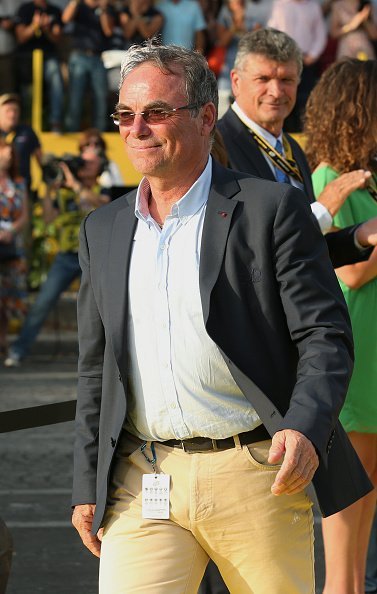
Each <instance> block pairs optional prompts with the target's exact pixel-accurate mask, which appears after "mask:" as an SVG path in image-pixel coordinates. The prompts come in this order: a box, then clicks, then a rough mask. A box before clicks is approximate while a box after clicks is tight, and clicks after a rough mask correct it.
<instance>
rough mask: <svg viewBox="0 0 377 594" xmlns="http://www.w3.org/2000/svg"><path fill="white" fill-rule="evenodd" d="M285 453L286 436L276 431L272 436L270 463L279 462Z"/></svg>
mask: <svg viewBox="0 0 377 594" xmlns="http://www.w3.org/2000/svg"><path fill="white" fill-rule="evenodd" d="M284 453H285V438H284V436H283V435H280V434H279V433H275V435H274V436H273V438H272V443H271V447H270V449H269V452H268V463H269V464H277V463H278V462H279V460H281V458H282V457H283V456H284Z"/></svg>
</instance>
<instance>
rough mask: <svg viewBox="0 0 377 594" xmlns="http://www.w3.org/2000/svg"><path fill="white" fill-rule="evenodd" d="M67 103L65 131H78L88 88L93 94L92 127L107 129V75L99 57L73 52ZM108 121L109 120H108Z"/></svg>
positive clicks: (69, 64)
mask: <svg viewBox="0 0 377 594" xmlns="http://www.w3.org/2000/svg"><path fill="white" fill-rule="evenodd" d="M68 71H69V102H68V112H67V118H66V130H67V131H68V132H77V130H80V122H81V113H82V108H83V100H84V94H85V91H86V89H87V88H88V86H90V88H91V90H92V94H93V105H94V123H93V124H94V126H95V128H98V130H101V131H104V130H106V128H107V121H108V117H107V91H108V87H107V73H106V68H105V66H104V65H103V62H102V58H101V56H96V55H93V56H87V55H86V54H84V53H82V52H79V51H73V52H72V54H71V56H70V58H69V61H68ZM109 121H110V120H109Z"/></svg>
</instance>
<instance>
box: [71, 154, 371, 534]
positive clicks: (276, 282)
mask: <svg viewBox="0 0 377 594" xmlns="http://www.w3.org/2000/svg"><path fill="white" fill-rule="evenodd" d="M134 200H135V192H132V193H130V194H128V195H126V196H123V197H121V198H118V199H117V200H116V201H115V202H112V203H111V204H109V205H107V206H104V207H102V208H100V209H98V210H96V211H94V212H92V213H91V214H90V215H89V216H88V218H87V219H86V221H84V224H83V226H82V229H81V239H80V263H81V266H82V271H83V274H82V281H81V286H80V293H79V300H78V322H79V342H80V355H79V387H78V402H77V416H76V442H75V466H74V488H73V505H76V504H82V503H96V504H97V506H96V515H95V520H94V524H93V530H94V531H96V530H97V529H98V527H99V525H100V523H101V521H102V517H103V513H104V509H105V504H106V496H107V490H108V480H109V477H111V464H112V459H113V455H114V451H115V449H116V444H117V442H118V439H119V436H120V434H121V431H122V425H123V422H124V419H125V415H126V411H127V374H128V369H127V349H126V342H127V341H126V336H127V311H128V303H127V296H128V271H129V261H130V253H131V247H132V241H133V236H134V231H135V225H136V218H135V215H134ZM199 278H200V291H201V300H202V307H203V317H204V322H205V326H206V330H207V332H208V334H209V335H210V337H211V338H212V339H213V340H214V341H215V343H216V344H217V345H218V347H219V349H220V351H221V353H222V355H223V357H224V359H225V362H226V363H227V365H228V367H229V370H230V372H231V374H232V375H233V377H234V379H235V380H236V382H237V383H238V385H239V386H240V388H241V390H242V392H243V393H244V395H245V397H246V398H247V399H248V400H249V401H250V402H251V403H252V404H253V405H254V407H255V408H256V410H257V412H258V413H259V415H260V417H261V418H262V420H263V422H264V424H265V425H266V427H267V429H268V430H269V431H270V433H271V434H272V433H274V432H275V431H276V430H278V429H282V428H289V429H296V430H298V431H301V432H302V433H304V434H305V435H306V436H307V437H308V438H309V439H310V440H311V441H312V443H313V444H314V445H315V447H316V448H317V451H318V453H319V456H320V467H319V469H318V470H317V472H316V476H315V479H314V483H315V488H316V491H317V495H318V499H319V503H320V505H321V508H322V511H323V513H324V514H330V513H333V512H336V511H338V510H339V509H341V508H343V507H345V506H347V505H349V504H351V503H352V502H353V501H355V500H356V499H357V498H359V497H360V496H361V495H363V494H364V493H366V492H367V491H368V490H370V488H371V487H370V483H369V481H368V479H367V478H366V475H365V473H364V471H363V469H362V467H361V465H360V462H359V460H358V458H357V456H356V454H355V452H354V450H353V449H352V447H351V445H350V443H349V441H348V438H347V437H346V435H345V433H344V431H343V430H342V428H341V427H340V425H339V424H338V422H337V418H338V414H339V411H340V408H341V406H342V404H343V401H344V397H345V394H346V391H347V386H348V382H349V378H350V375H351V371H352V364H353V359H352V357H353V347H352V334H351V329H350V324H349V318H348V313H347V307H346V305H345V302H344V300H343V295H342V293H341V291H340V289H339V285H338V282H337V280H336V277H335V275H334V272H333V269H332V267H331V263H330V261H329V258H328V256H327V248H326V244H325V241H324V240H323V237H322V235H321V233H320V231H319V229H318V225H317V224H316V223H315V222H314V221H313V218H312V216H311V214H310V206H309V204H308V202H307V200H305V198H304V197H303V194H302V192H300V191H299V190H297V189H295V188H292V187H291V186H289V185H286V184H276V183H272V182H268V181H265V180H261V179H257V178H253V177H250V176H248V175H247V174H243V173H238V172H235V171H231V170H228V169H224V168H223V167H221V166H220V165H217V164H215V163H214V170H213V178H212V185H211V191H210V194H209V198H208V203H207V208H206V215H205V221H204V229H203V238H202V246H201V258H200V275H199Z"/></svg>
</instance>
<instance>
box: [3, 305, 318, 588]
mask: <svg viewBox="0 0 377 594" xmlns="http://www.w3.org/2000/svg"><path fill="white" fill-rule="evenodd" d="M66 307H67V306H66ZM71 310H72V304H71V305H69V304H68V310H65V309H64V308H63V310H61V311H63V314H60V315H62V316H63V320H62V323H61V324H60V332H59V333H56V331H55V332H54V331H53V330H52V331H51V328H50V330H49V331H48V332H45V333H43V334H41V336H40V337H39V339H38V341H37V343H36V345H35V347H34V349H33V352H32V354H31V356H30V357H28V358H27V359H26V360H25V363H24V364H23V365H22V366H21V367H20V368H18V369H5V368H4V367H2V366H0V410H1V411H4V410H12V409H16V408H22V407H27V406H34V405H39V404H49V403H52V402H61V401H63V400H70V399H72V398H74V397H75V393H76V365H77V345H76V332H75V329H74V324H72V323H71V322H70V320H71V319H72V314H71V313H69V312H70V311H71ZM67 311H68V315H67ZM63 321H64V323H63ZM72 444H73V422H67V423H61V424H57V425H50V426H47V427H40V428H36V429H27V430H23V431H16V432H14V433H3V434H0V452H1V457H0V476H1V480H0V514H1V515H2V516H3V518H4V520H5V521H6V523H7V525H8V527H9V528H10V530H11V532H12V536H13V540H14V557H13V567H12V573H11V578H10V581H9V585H8V589H7V594H37V593H43V594H96V593H97V573H98V563H97V560H96V559H95V557H93V556H92V555H91V554H90V553H89V552H87V551H86V549H85V548H84V547H83V546H82V544H81V542H80V540H79V537H78V536H77V534H76V532H75V531H74V529H73V528H72V527H71V523H70V515H71V510H70V489H71V482H72ZM315 519H316V522H315V535H316V544H315V555H316V576H317V589H316V593H317V594H319V593H320V592H321V591H322V585H323V576H324V568H323V546H322V538H321V535H320V518H319V515H318V513H317V512H316V513H315ZM236 594H242V593H241V592H240V593H236ZM271 594H277V593H271Z"/></svg>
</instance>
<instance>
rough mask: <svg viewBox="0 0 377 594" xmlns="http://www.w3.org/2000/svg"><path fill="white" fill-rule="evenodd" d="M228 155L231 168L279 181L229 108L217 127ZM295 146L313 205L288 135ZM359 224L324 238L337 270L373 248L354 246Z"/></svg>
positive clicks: (364, 256)
mask: <svg viewBox="0 0 377 594" xmlns="http://www.w3.org/2000/svg"><path fill="white" fill-rule="evenodd" d="M217 127H218V129H219V130H220V132H221V136H222V138H223V140H224V143H225V147H226V150H227V153H228V159H229V166H230V167H232V169H237V170H238V171H244V172H245V173H249V174H250V175H256V176H257V177H261V178H262V179H269V180H271V181H276V180H275V177H274V174H273V173H272V171H271V168H270V167H269V165H268V163H267V161H266V159H265V157H264V156H263V153H262V151H261V150H260V148H259V147H258V145H257V143H256V142H255V140H254V139H253V137H252V136H251V134H250V132H249V130H248V128H247V126H245V124H243V123H242V122H241V120H240V119H239V117H238V116H237V114H236V113H235V112H234V111H233V109H231V108H229V109H228V111H227V112H226V113H225V114H224V116H223V118H222V119H221V120H220V121H219V122H218V124H217ZM286 137H287V138H288V141H289V144H290V145H291V147H292V153H293V156H294V158H295V160H296V163H297V165H298V167H299V169H300V172H301V175H302V177H303V181H304V191H305V193H306V195H307V196H308V198H309V200H310V202H314V200H315V196H314V191H313V184H312V179H311V173H310V169H309V165H308V162H307V160H306V157H305V155H304V152H303V150H302V149H301V147H300V146H299V144H298V143H297V142H296V141H295V140H294V139H293V138H292V137H291V136H289V135H286ZM356 227H357V225H354V226H352V227H347V228H346V229H342V230H341V231H336V232H332V233H327V234H326V236H325V239H326V241H327V247H328V249H329V254H330V258H331V261H332V263H333V266H334V268H337V267H338V266H344V265H345V264H354V263H355V262H361V261H363V260H367V259H368V258H369V256H370V254H371V252H372V248H370V249H365V250H359V249H358V248H357V247H356V246H355V242H354V231H355V229H356Z"/></svg>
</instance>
